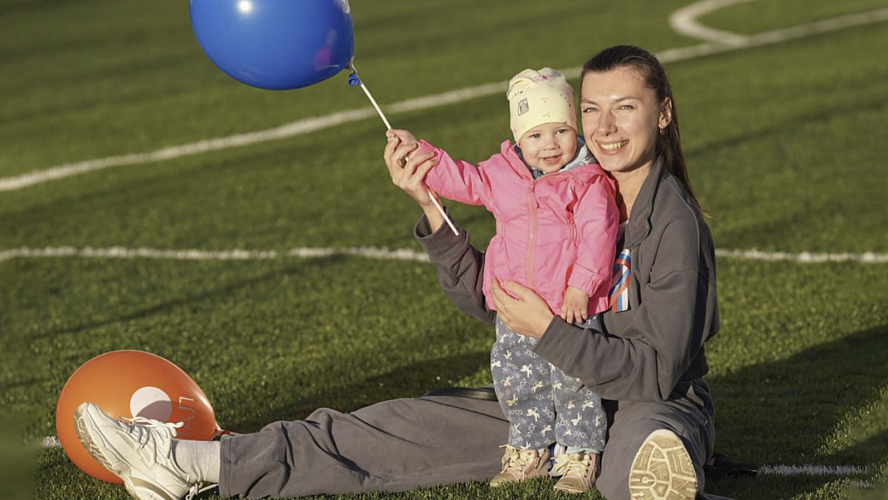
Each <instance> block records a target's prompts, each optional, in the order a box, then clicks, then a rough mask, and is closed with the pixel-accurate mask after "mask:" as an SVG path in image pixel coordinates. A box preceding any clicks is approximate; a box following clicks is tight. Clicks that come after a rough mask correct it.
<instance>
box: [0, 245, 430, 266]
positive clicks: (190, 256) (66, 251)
mask: <svg viewBox="0 0 888 500" xmlns="http://www.w3.org/2000/svg"><path fill="white" fill-rule="evenodd" d="M333 255H347V256H355V257H364V258H368V259H380V260H402V261H403V260H408V261H410V260H413V261H420V262H423V261H428V260H429V259H428V257H427V256H426V254H425V253H421V252H418V251H415V250H407V249H400V250H389V249H386V248H376V247H356V248H340V249H334V248H294V249H292V250H289V251H286V252H279V251H276V250H238V249H235V250H218V251H212V250H193V249H191V250H159V249H154V248H123V247H110V248H92V247H85V248H74V247H49V248H26V247H25V248H14V249H11V250H3V251H0V262H3V261H5V260H10V259H14V258H39V257H82V258H100V259H162V260H217V261H225V260H244V261H246V260H271V259H280V258H302V259H310V258H318V257H330V256H333Z"/></svg>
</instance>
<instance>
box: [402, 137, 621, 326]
mask: <svg viewBox="0 0 888 500" xmlns="http://www.w3.org/2000/svg"><path fill="white" fill-rule="evenodd" d="M584 149H585V148H584ZM429 150H433V151H434V152H435V156H436V158H438V161H439V163H438V165H436V166H435V167H434V168H432V169H431V170H430V171H429V173H428V175H427V176H426V179H425V182H426V185H428V187H429V188H431V189H432V190H433V191H434V192H436V193H438V194H439V195H441V196H443V197H444V198H447V199H450V200H453V201H457V202H460V203H465V204H470V205H483V206H484V207H486V208H487V210H489V211H490V212H491V213H493V216H494V218H495V219H496V235H495V236H494V237H493V239H491V240H490V244H489V245H488V246H487V252H486V257H485V259H484V282H483V290H484V296H485V297H487V305H488V307H490V308H491V309H493V308H494V304H493V299H492V297H491V296H490V287H491V283H493V280H494V279H496V280H499V282H500V283H504V282H505V281H508V280H512V281H516V282H518V283H521V284H523V285H525V286H527V287H530V288H532V289H533V290H534V291H536V292H537V293H538V294H539V295H540V296H541V297H542V298H543V299H544V300H545V301H546V302H547V303H548V304H549V307H551V308H552V311H553V312H554V313H555V314H561V303H562V301H563V299H564V291H565V289H566V287H567V285H570V286H573V287H576V288H579V289H581V290H584V291H585V292H586V293H587V294H589V314H594V313H597V312H601V311H604V310H606V309H607V307H608V291H609V288H610V285H611V277H612V266H613V262H614V254H615V248H616V237H617V228H618V226H619V213H618V212H617V207H616V203H615V202H614V186H613V182H612V181H611V179H610V177H608V176H607V174H605V173H604V171H603V170H602V169H601V167H600V166H598V165H596V164H585V165H581V166H578V167H576V168H572V169H570V170H561V171H558V172H554V173H550V174H546V175H544V176H542V177H540V178H538V179H534V178H533V175H532V174H531V173H530V170H529V169H528V168H527V166H526V165H525V163H524V161H523V160H522V159H521V158H520V157H519V156H518V153H517V152H516V151H515V149H514V148H513V147H512V145H511V143H510V142H509V141H505V142H503V143H502V145H501V146H500V153H499V154H495V155H493V156H491V157H490V159H488V160H486V161H483V162H481V163H479V164H478V165H477V166H475V165H473V164H471V163H468V162H465V161H457V160H453V159H452V158H451V157H450V156H449V155H448V154H447V152H446V151H444V150H442V149H439V148H435V147H434V146H432V145H431V144H429V143H427V142H425V141H421V147H420V150H419V151H424V152H425V151H429Z"/></svg>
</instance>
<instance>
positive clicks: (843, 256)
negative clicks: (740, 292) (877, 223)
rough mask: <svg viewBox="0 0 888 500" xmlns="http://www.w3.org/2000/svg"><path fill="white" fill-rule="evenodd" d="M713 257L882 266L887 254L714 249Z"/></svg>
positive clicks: (887, 260)
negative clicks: (858, 263)
mask: <svg viewBox="0 0 888 500" xmlns="http://www.w3.org/2000/svg"><path fill="white" fill-rule="evenodd" d="M715 255H716V256H718V257H724V258H728V259H738V260H766V261H792V262H798V263H801V264H819V263H821V262H860V263H861V264H884V263H886V262H888V254H878V253H872V252H866V253H809V252H802V253H788V252H762V251H759V250H721V249H716V250H715Z"/></svg>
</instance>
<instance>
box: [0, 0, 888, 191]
mask: <svg viewBox="0 0 888 500" xmlns="http://www.w3.org/2000/svg"><path fill="white" fill-rule="evenodd" d="M741 1H752V0H707V1H706V2H701V3H699V4H694V5H692V6H689V7H687V8H685V9H682V10H686V12H685V13H683V14H682V15H681V16H679V19H680V20H681V19H684V21H680V22H679V23H680V24H681V23H684V24H685V25H687V24H688V22H690V24H694V23H693V19H694V18H695V17H696V16H697V15H700V13H701V12H700V11H699V10H700V9H701V8H702V7H701V6H706V7H709V6H710V4H711V3H718V2H721V3H720V5H722V6H723V5H725V4H729V3H737V2H741ZM691 7H695V8H696V9H697V12H696V13H695V12H694V11H687V9H690V8H691ZM710 10H711V9H710ZM679 12H681V11H679ZM673 17H675V15H673ZM688 20H690V21H688ZM885 20H888V9H881V10H875V11H871V12H866V13H862V14H853V15H849V16H843V17H840V18H835V19H829V20H826V21H820V22H816V23H810V24H806V25H801V26H796V27H793V28H788V29H785V30H775V31H769V32H766V33H760V34H758V35H752V36H747V37H741V36H740V35H735V34H733V33H728V32H718V31H717V30H709V31H708V34H709V35H708V36H710V35H711V36H716V37H717V35H718V34H719V33H720V34H721V36H723V38H720V39H718V41H717V42H708V43H703V44H700V45H695V46H691V47H683V48H676V49H668V50H665V51H663V52H660V53H657V57H658V58H659V59H660V61H662V62H663V63H669V62H675V61H681V60H687V59H693V58H696V57H702V56H707V55H712V54H718V53H722V52H728V51H731V50H737V49H741V48H746V47H754V46H759V45H768V44H774V43H780V42H784V41H787V40H792V39H796V38H802V37H805V36H811V35H816V34H820V33H826V32H829V31H835V30H838V29H843V28H849V27H852V26H860V25H864V24H872V23H876V22H881V21H885ZM676 29H677V28H676ZM707 39H708V38H707ZM726 40H727V41H726ZM562 73H564V75H565V76H566V77H568V78H576V77H577V76H578V75H579V73H580V72H579V69H577V68H570V69H567V70H563V71H562ZM506 85H507V84H506V83H504V82H497V83H488V84H484V85H478V86H475V87H468V88H464V89H460V90H455V91H452V92H445V93H442V94H437V95H431V96H426V97H419V98H416V99H408V100H404V101H399V102H396V103H394V104H391V105H390V106H388V107H389V109H390V111H391V112H404V111H415V110H422V109H429V108H433V107H436V106H443V105H446V104H453V103H457V102H462V101H466V100H469V99H474V98H477V97H483V96H487V95H493V94H496V93H499V92H502V91H503V89H504V88H505V87H506ZM374 115H375V111H374V110H373V108H361V109H355V110H350V111H342V112H338V113H333V114H330V115H326V116H320V117H315V118H307V119H304V120H299V121H295V122H292V123H288V124H285V125H282V126H280V127H275V128H271V129H267V130H260V131H256V132H250V133H246V134H239V135H233V136H228V137H220V138H216V139H209V140H205V141H199V142H194V143H191V144H184V145H181V146H173V147H169V148H164V149H160V150H157V151H154V152H149V153H136V154H128V155H122V156H112V157H108V158H100V159H95V160H86V161H82V162H76V163H67V164H64V165H59V166H55V167H50V168H48V169H44V170H37V171H33V172H30V173H27V174H22V175H18V176H13V177H7V178H0V192H4V191H16V190H19V189H23V188H26V187H29V186H33V185H36V184H41V183H44V182H48V181H52V180H57V179H63V178H65V177H70V176H73V175H78V174H83V173H87V172H92V171H96V170H102V169H106V168H111V167H121V166H127V165H136V164H144V163H152V162H156V161H161V160H171V159H174V158H181V157H183V156H189V155H196V154H201V153H206V152H209V151H218V150H220V149H227V148H234V147H241V146H249V145H252V144H256V143H259V142H264V141H272V140H277V139H286V138H289V137H293V136H296V135H301V134H307V133H309V132H315V131H317V130H321V129H325V128H329V127H333V126H336V125H342V124H345V123H350V122H355V121H358V120H364V119H367V118H370V117H372V116H374Z"/></svg>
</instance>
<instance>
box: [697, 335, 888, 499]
mask: <svg viewBox="0 0 888 500" xmlns="http://www.w3.org/2000/svg"><path fill="white" fill-rule="evenodd" d="M885 353H888V325H882V326H879V327H875V328H871V329H868V330H863V331H860V332H856V333H853V334H850V335H848V336H846V337H844V338H842V339H839V340H836V341H833V342H829V343H825V344H821V345H817V346H814V347H811V348H810V349H807V350H805V351H803V352H800V353H798V354H796V355H794V356H791V357H789V358H787V359H784V360H780V361H774V362H769V363H763V364H759V365H755V366H750V367H748V368H744V369H742V370H739V371H737V372H735V373H731V374H728V375H724V376H720V377H710V380H709V381H710V383H711V385H712V389H713V394H714V397H715V404H716V435H717V436H718V442H717V443H716V449H718V450H719V451H720V452H721V453H725V454H727V455H728V456H731V457H732V458H735V459H737V460H742V461H748V462H752V463H756V464H759V465H770V466H778V465H787V466H801V465H825V466H838V465H848V466H854V467H861V468H863V467H870V469H872V465H873V464H875V463H882V462H885V461H886V460H888V451H886V450H888V432H884V431H883V432H876V434H875V435H874V436H872V437H869V438H867V439H864V440H857V439H854V438H853V437H852V436H851V434H853V432H854V429H853V428H854V427H855V426H856V425H858V424H859V423H860V420H861V419H865V418H866V417H865V416H864V417H861V416H860V415H867V413H868V410H867V408H869V407H871V406H872V405H873V404H874V403H876V402H878V401H879V399H880V398H881V391H882V390H883V389H884V387H885V384H886V382H888V362H886V354H885ZM836 479H839V477H838V476H835V475H823V476H793V477H792V478H789V477H783V476H771V475H759V476H758V477H757V478H755V479H752V478H732V479H728V480H720V481H711V482H710V485H709V486H708V487H707V491H712V492H713V493H716V494H720V495H726V496H729V497H732V498H738V499H741V498H757V499H784V498H794V497H798V496H801V495H805V494H811V495H815V496H814V498H820V496H817V495H822V494H823V491H821V490H823V489H832V488H834V487H835V485H834V483H835V480H836ZM858 479H865V478H863V477H858ZM830 483H833V484H830ZM829 497H830V498H832V497H831V496H829Z"/></svg>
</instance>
